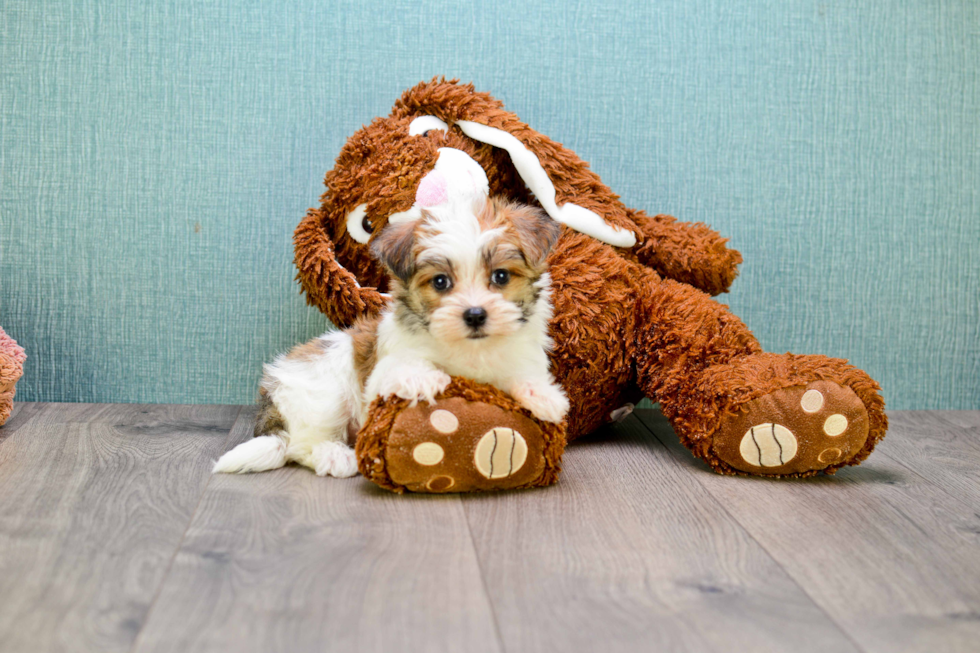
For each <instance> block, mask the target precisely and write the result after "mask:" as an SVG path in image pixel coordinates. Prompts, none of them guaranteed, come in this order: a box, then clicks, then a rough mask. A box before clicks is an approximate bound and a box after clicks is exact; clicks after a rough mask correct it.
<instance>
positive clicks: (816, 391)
mask: <svg viewBox="0 0 980 653" xmlns="http://www.w3.org/2000/svg"><path fill="white" fill-rule="evenodd" d="M868 428H869V423H868V412H867V410H866V409H865V407H864V404H863V403H862V402H861V400H860V399H859V398H858V396H857V395H856V394H855V393H854V391H853V390H851V389H850V388H848V387H845V386H840V385H837V384H836V383H833V382H831V381H814V382H812V383H810V384H808V385H806V386H792V387H789V388H783V389H782V390H777V391H775V392H772V393H770V394H768V395H765V396H762V397H759V398H758V399H754V400H752V401H750V402H749V403H747V404H746V405H745V406H743V407H742V411H741V412H740V413H739V414H738V415H737V416H736V417H734V418H732V419H730V420H728V421H727V422H726V423H724V424H723V425H722V427H721V428H720V429H719V430H718V432H717V433H715V437H714V450H715V452H716V453H717V455H718V457H719V458H721V459H722V460H723V461H725V462H726V463H728V464H729V465H731V466H732V467H734V468H735V469H738V470H741V471H743V472H750V473H752V474H767V475H769V474H780V475H781V474H798V473H802V472H812V471H814V470H821V469H826V468H828V467H831V466H835V465H839V464H840V463H843V462H845V461H847V460H848V459H849V458H851V457H852V456H854V455H855V454H857V453H858V452H859V451H860V450H861V448H862V447H863V446H864V442H865V440H867V438H868Z"/></svg>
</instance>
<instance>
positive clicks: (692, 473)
mask: <svg viewBox="0 0 980 653" xmlns="http://www.w3.org/2000/svg"><path fill="white" fill-rule="evenodd" d="M641 418H642V420H643V422H644V424H645V425H646V426H647V427H648V428H650V430H651V431H652V432H653V433H654V434H655V435H656V437H657V438H658V439H659V440H660V441H661V442H662V443H663V444H664V445H666V447H667V448H668V449H669V450H670V451H671V453H672V454H673V455H674V457H675V459H676V460H678V461H680V462H681V463H682V464H683V465H684V467H685V469H686V470H687V472H688V476H689V477H690V478H692V479H694V480H696V482H697V483H698V484H700V485H701V486H702V487H703V488H704V489H705V490H707V491H708V493H709V494H710V495H711V496H712V497H713V498H714V499H715V500H717V501H718V502H719V503H720V504H721V505H722V506H723V507H724V509H725V510H726V511H727V512H728V513H729V514H731V515H732V516H733V517H734V518H735V519H737V520H738V522H739V523H740V524H741V525H742V526H743V527H744V528H745V529H746V530H747V531H748V532H749V533H750V534H751V536H752V537H753V538H754V539H755V540H756V541H757V542H758V543H759V544H760V545H762V547H764V548H765V550H766V551H767V552H768V553H769V554H770V555H772V557H773V558H774V559H775V560H776V561H778V562H779V564H780V565H782V567H783V568H784V569H785V570H786V572H787V573H788V574H789V575H790V576H791V577H792V578H793V579H794V580H796V582H797V583H799V584H800V586H802V587H803V588H804V589H805V590H806V592H807V593H808V594H809V595H810V596H811V597H813V599H814V601H816V603H817V604H818V605H820V606H821V607H822V608H823V609H824V610H825V611H826V612H827V613H828V614H829V615H830V616H831V617H832V618H833V619H834V621H835V622H836V623H837V624H839V625H840V626H841V627H842V628H843V629H844V630H845V631H846V632H847V633H848V634H849V635H850V637H851V638H853V639H854V640H855V641H856V642H857V643H858V644H859V645H860V646H861V647H862V648H863V649H864V650H867V651H889V652H891V651H928V650H942V651H975V650H976V646H977V641H978V640H980V511H977V510H976V509H975V507H972V508H971V507H970V506H969V505H967V504H965V503H962V502H960V501H957V500H955V499H952V498H951V497H950V496H949V495H948V494H947V493H946V492H945V491H944V490H942V489H940V487H938V486H937V485H935V484H933V483H932V482H931V481H929V480H926V479H925V478H923V477H922V476H920V475H919V474H918V473H915V472H912V471H910V470H909V469H908V468H906V467H904V466H903V465H900V464H898V463H897V462H895V461H894V460H893V457H895V458H900V457H901V452H900V451H899V450H896V448H895V447H894V446H893V445H892V442H891V440H890V438H891V436H889V438H886V439H885V440H884V442H883V443H882V444H881V445H879V449H880V451H876V453H875V454H873V455H872V456H871V458H869V460H868V461H867V462H865V463H864V464H863V465H862V466H860V467H857V468H849V469H846V470H842V471H841V472H839V473H838V474H837V475H836V476H832V477H831V476H825V477H816V478H812V479H804V480H799V481H778V480H766V479H760V478H755V479H752V478H744V477H724V476H719V475H716V474H714V473H712V472H710V471H709V470H708V469H707V467H706V466H704V465H703V464H701V463H700V462H699V461H696V460H695V459H694V458H693V457H692V456H691V455H690V453H689V452H688V451H687V450H685V449H684V448H683V447H681V445H680V444H678V442H677V438H676V437H675V435H674V433H673V432H672V430H671V429H670V426H669V425H668V424H667V422H666V420H664V419H663V417H662V416H661V415H660V414H659V413H658V412H654V411H645V412H643V413H642V415H641ZM903 437H905V436H903V435H902V434H901V429H899V437H898V438H896V440H901V439H902V438H903ZM922 437H923V439H928V438H929V437H930V434H929V433H924V434H923V435H922ZM881 454H886V455H881ZM924 471H925V470H924ZM926 473H928V471H926Z"/></svg>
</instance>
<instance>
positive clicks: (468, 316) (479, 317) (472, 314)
mask: <svg viewBox="0 0 980 653" xmlns="http://www.w3.org/2000/svg"><path fill="white" fill-rule="evenodd" d="M486 321H487V309H485V308H483V307H482V306H473V307H471V308H468V309H466V310H465V311H463V322H466V326H468V327H470V328H473V329H476V328H478V327H481V326H483V324H484V323H485V322H486Z"/></svg>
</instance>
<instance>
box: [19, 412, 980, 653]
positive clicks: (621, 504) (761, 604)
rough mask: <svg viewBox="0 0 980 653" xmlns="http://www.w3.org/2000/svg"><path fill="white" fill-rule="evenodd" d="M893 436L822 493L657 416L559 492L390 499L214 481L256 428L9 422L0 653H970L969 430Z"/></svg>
mask: <svg viewBox="0 0 980 653" xmlns="http://www.w3.org/2000/svg"><path fill="white" fill-rule="evenodd" d="M889 417H890V418H891V423H892V427H891V431H890V433H889V435H888V437H887V438H886V439H885V441H884V442H883V443H882V444H881V445H880V446H879V448H878V450H877V451H875V453H874V454H873V455H872V456H871V458H870V459H869V460H868V461H867V462H866V463H865V464H864V465H863V466H861V467H858V468H852V469H847V470H843V471H841V472H839V473H838V474H837V475H836V476H832V477H818V478H814V479H807V480H802V481H770V480H765V479H750V478H731V477H722V476H718V475H715V474H713V473H712V472H710V471H709V470H708V469H707V467H706V466H705V465H703V464H702V463H700V462H699V461H697V460H695V459H694V458H692V457H691V455H690V454H689V453H688V452H687V451H686V450H685V449H684V448H683V447H681V446H680V445H679V444H678V443H677V439H676V437H675V436H674V434H673V432H672V431H671V429H670V426H669V425H668V424H667V422H666V421H665V420H664V418H663V417H662V416H661V415H660V413H659V412H657V411H654V410H648V411H639V412H638V414H637V415H634V416H631V417H630V418H628V419H627V420H626V421H625V422H623V423H622V424H620V425H618V426H616V427H615V428H609V429H607V430H605V431H604V432H601V433H597V434H595V435H594V436H591V437H590V438H588V439H586V440H585V441H579V442H576V443H574V444H572V445H571V446H570V447H569V448H568V450H567V451H566V454H565V459H564V461H565V464H564V468H565V469H564V472H563V476H562V480H561V482H560V483H559V484H558V485H557V486H554V487H551V488H544V489H540V490H531V491H520V492H508V493H498V494H479V495H477V494H472V495H448V496H419V495H405V496H397V495H393V494H390V493H388V492H385V491H383V490H380V489H378V488H376V487H374V486H373V485H371V484H370V483H368V482H367V481H365V480H364V479H362V478H359V477H358V478H354V479H347V480H336V479H321V478H317V477H316V476H314V475H313V474H312V473H310V472H308V471H307V470H304V469H300V468H292V467H291V468H286V469H283V470H279V471H276V472H269V473H265V474H256V475H251V476H213V477H212V476H211V475H210V474H209V469H210V466H211V463H212V461H213V460H214V459H216V458H217V457H218V456H219V455H220V454H221V453H222V452H223V451H225V450H227V449H228V448H230V447H232V446H234V444H236V443H237V442H239V441H241V440H243V439H245V438H247V437H249V436H250V434H251V427H252V421H253V418H254V410H253V409H252V408H251V407H239V406H162V405H92V404H25V403H21V404H17V405H16V406H15V409H14V413H13V415H12V416H11V418H10V420H9V421H8V423H7V425H6V426H4V427H3V428H0V651H3V652H7V651H11V652H21V651H23V652H30V653H34V652H43V651H100V652H103V651H104V652H108V653H114V652H127V653H128V652H134V653H141V652H148V651H177V652H185V651H188V652H190V651H224V650H228V651H236V652H247V651H256V652H263V653H264V652H270V651H289V652H303V651H327V650H329V651H348V650H350V651H353V650H357V651H382V650H383V651H386V653H387V652H389V651H399V652H402V651H405V652H408V651H425V652H430V651H452V652H456V651H476V652H482V651H493V652H505V651H506V652H524V651H563V652H572V651H591V650H602V651H604V652H607V651H644V650H650V651H675V650H676V651H818V650H820V651H824V650H834V651H977V650H980V411H976V412H970V411H957V412H949V413H947V412H926V411H923V412H892V413H890V414H889Z"/></svg>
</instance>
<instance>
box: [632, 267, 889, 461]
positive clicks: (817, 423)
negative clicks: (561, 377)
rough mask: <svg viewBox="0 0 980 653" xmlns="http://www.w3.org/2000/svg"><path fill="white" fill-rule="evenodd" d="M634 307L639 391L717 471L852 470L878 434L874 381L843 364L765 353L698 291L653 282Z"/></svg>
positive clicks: (881, 424)
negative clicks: (637, 312)
mask: <svg viewBox="0 0 980 653" xmlns="http://www.w3.org/2000/svg"><path fill="white" fill-rule="evenodd" d="M649 288H650V292H649V295H648V296H646V297H643V298H642V299H641V301H640V302H639V306H638V309H639V310H640V311H641V318H642V321H641V322H640V324H645V327H643V329H642V330H641V333H640V334H639V336H638V341H637V351H638V355H637V372H638V383H639V385H640V388H641V389H642V390H643V391H644V393H646V394H647V396H649V397H652V398H656V399H657V400H658V401H659V402H660V404H661V408H662V410H663V412H664V415H665V416H666V417H667V418H668V419H669V420H670V422H671V424H672V425H673V427H674V430H675V431H676V432H677V435H678V436H679V437H680V439H681V441H682V442H683V443H684V445H685V446H687V447H688V448H689V449H691V451H692V452H694V454H695V455H697V456H698V457H699V458H702V459H703V460H705V461H706V462H707V463H708V464H710V465H711V466H712V467H713V468H714V469H715V470H716V471H718V472H722V473H736V472H743V473H749V474H760V475H770V476H807V475H811V474H815V473H817V472H819V471H826V472H833V471H836V470H837V469H839V468H840V467H843V466H845V465H856V464H858V463H860V462H861V461H863V460H864V459H865V458H867V456H868V454H870V453H871V450H872V449H873V448H874V446H875V445H876V444H877V442H878V441H879V440H880V439H881V438H882V437H884V434H885V430H886V428H887V419H886V417H885V414H884V401H883V400H882V398H881V396H880V395H879V394H878V390H879V388H878V384H877V383H875V382H874V381H873V380H872V379H871V378H870V377H869V376H868V375H867V374H865V373H864V372H863V371H861V370H859V369H857V368H855V367H853V366H851V365H848V364H847V362H846V361H843V360H840V359H834V358H828V357H826V356H796V355H793V354H782V355H780V354H769V353H765V352H763V351H762V348H761V347H760V346H759V344H758V342H757V341H756V339H755V337H754V336H753V335H752V333H751V332H750V331H749V330H748V328H747V327H746V326H745V325H744V324H743V323H742V322H741V320H739V319H738V318H737V317H735V316H734V315H733V314H731V313H730V312H729V311H728V308H727V307H726V306H724V305H722V304H719V303H717V302H715V301H714V300H712V299H711V298H710V297H708V296H707V295H705V294H704V293H702V292H700V291H698V290H695V289H693V288H691V287H689V286H685V285H683V284H679V283H676V282H674V281H669V280H668V281H660V280H656V281H655V282H653V283H651V284H650V286H649Z"/></svg>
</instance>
